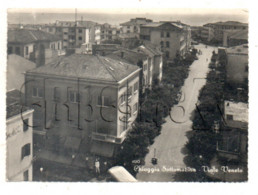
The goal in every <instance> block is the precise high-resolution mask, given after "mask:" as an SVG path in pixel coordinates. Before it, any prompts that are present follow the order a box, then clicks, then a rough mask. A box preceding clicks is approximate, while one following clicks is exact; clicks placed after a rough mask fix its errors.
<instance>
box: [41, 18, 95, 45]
mask: <svg viewBox="0 0 258 195" xmlns="http://www.w3.org/2000/svg"><path fill="white" fill-rule="evenodd" d="M95 25H97V23H95V22H92V21H80V20H78V21H76V22H75V21H56V22H55V23H54V24H47V25H44V26H43V27H42V30H44V31H46V32H48V33H52V34H55V35H57V36H59V37H60V38H61V39H62V41H63V47H64V48H76V47H80V46H81V45H82V44H89V43H94V41H95Z"/></svg>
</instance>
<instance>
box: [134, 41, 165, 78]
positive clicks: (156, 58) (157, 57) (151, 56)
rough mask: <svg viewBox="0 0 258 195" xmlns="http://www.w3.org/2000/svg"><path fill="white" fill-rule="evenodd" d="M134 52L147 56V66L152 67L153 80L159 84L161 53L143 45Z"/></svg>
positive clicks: (148, 45)
mask: <svg viewBox="0 0 258 195" xmlns="http://www.w3.org/2000/svg"><path fill="white" fill-rule="evenodd" d="M134 51H137V52H140V53H144V54H146V55H148V60H149V64H151V65H152V66H153V80H157V81H158V82H161V80H162V69H163V57H162V52H161V51H160V50H159V49H158V48H156V47H155V46H153V45H152V44H145V45H141V46H139V47H137V48H136V49H134Z"/></svg>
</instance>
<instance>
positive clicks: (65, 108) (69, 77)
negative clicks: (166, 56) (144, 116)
mask: <svg viewBox="0 0 258 195" xmlns="http://www.w3.org/2000/svg"><path fill="white" fill-rule="evenodd" d="M139 71H140V68H139V67H137V66H134V65H131V64H128V63H125V62H122V61H118V60H114V59H110V58H107V57H102V56H94V55H82V54H80V55H79V54H74V55H71V56H68V57H63V58H60V59H57V60H56V61H55V62H52V63H49V64H47V65H45V66H42V67H39V68H36V69H34V70H30V71H27V73H26V81H28V82H27V83H26V92H25V101H26V105H28V106H32V107H34V108H35V113H34V125H35V126H36V127H35V130H34V132H35V134H37V135H38V138H37V139H38V140H43V143H44V144H43V145H44V146H45V149H46V150H49V151H52V152H55V153H57V154H62V155H68V154H69V155H70V154H71V155H75V154H78V153H84V154H86V153H87V152H91V153H93V154H96V155H100V156H105V157H113V155H115V152H116V149H117V147H119V145H120V144H121V143H122V142H123V141H124V139H125V138H126V134H127V132H128V130H129V129H130V128H131V124H132V123H133V122H134V120H135V119H136V117H137V113H138V98H139ZM31 80H33V82H29V81H31ZM35 102H37V105H35V104H34V106H33V103H35ZM39 105H42V106H39ZM50 160H52V159H50Z"/></svg>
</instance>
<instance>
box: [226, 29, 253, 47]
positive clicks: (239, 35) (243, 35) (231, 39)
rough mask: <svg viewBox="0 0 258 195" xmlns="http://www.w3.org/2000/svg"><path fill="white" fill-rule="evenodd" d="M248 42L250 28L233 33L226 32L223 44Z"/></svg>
mask: <svg viewBox="0 0 258 195" xmlns="http://www.w3.org/2000/svg"><path fill="white" fill-rule="evenodd" d="M247 43H248V30H241V31H237V32H233V33H224V37H223V46H224V47H233V46H237V45H243V44H247Z"/></svg>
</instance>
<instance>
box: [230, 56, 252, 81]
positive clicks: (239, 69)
mask: <svg viewBox="0 0 258 195" xmlns="http://www.w3.org/2000/svg"><path fill="white" fill-rule="evenodd" d="M227 61H228V63H227V65H226V71H227V81H228V82H229V83H234V84H244V83H245V79H247V78H248V71H246V66H248V55H246V54H245V55H233V54H227Z"/></svg>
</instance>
